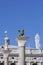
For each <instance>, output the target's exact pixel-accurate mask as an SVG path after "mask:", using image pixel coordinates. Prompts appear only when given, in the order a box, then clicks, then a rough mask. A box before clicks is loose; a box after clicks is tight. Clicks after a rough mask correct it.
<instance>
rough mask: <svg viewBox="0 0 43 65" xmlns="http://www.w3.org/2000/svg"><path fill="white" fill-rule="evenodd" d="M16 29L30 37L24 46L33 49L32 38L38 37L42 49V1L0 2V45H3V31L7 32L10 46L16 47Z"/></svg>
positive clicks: (1, 0) (5, 0)
mask: <svg viewBox="0 0 43 65" xmlns="http://www.w3.org/2000/svg"><path fill="white" fill-rule="evenodd" d="M18 29H24V30H25V35H26V36H28V37H30V39H28V41H27V43H26V46H29V45H30V46H31V47H32V48H33V47H35V41H34V37H35V34H36V33H38V34H39V35H40V43H41V48H43V0H0V45H3V44H4V37H5V34H4V31H5V30H7V31H8V36H9V38H10V44H11V45H17V42H16V41H15V38H16V37H17V36H18V35H19V33H18Z"/></svg>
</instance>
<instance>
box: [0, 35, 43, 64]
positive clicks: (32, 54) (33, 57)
mask: <svg viewBox="0 0 43 65" xmlns="http://www.w3.org/2000/svg"><path fill="white" fill-rule="evenodd" d="M27 39H28V37H25V36H19V37H17V38H16V41H17V43H18V46H13V45H9V41H10V40H9V38H8V36H7V35H6V37H5V38H4V46H0V65H43V49H41V48H40V37H39V35H38V34H36V35H35V44H36V48H29V47H25V43H26V41H27Z"/></svg>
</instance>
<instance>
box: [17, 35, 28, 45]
mask: <svg viewBox="0 0 43 65" xmlns="http://www.w3.org/2000/svg"><path fill="white" fill-rule="evenodd" d="M27 39H28V37H26V36H19V37H17V38H16V41H17V42H18V46H25V43H26V41H27Z"/></svg>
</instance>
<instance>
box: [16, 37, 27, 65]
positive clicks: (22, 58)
mask: <svg viewBox="0 0 43 65" xmlns="http://www.w3.org/2000/svg"><path fill="white" fill-rule="evenodd" d="M27 39H28V37H25V36H19V37H17V38H16V41H17V42H18V48H19V59H18V63H19V65H25V43H26V40H27Z"/></svg>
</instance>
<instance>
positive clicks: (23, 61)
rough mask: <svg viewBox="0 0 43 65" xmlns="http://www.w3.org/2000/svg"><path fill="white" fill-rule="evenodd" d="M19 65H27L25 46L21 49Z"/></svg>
mask: <svg viewBox="0 0 43 65" xmlns="http://www.w3.org/2000/svg"><path fill="white" fill-rule="evenodd" d="M19 65H25V46H21V47H19Z"/></svg>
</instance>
